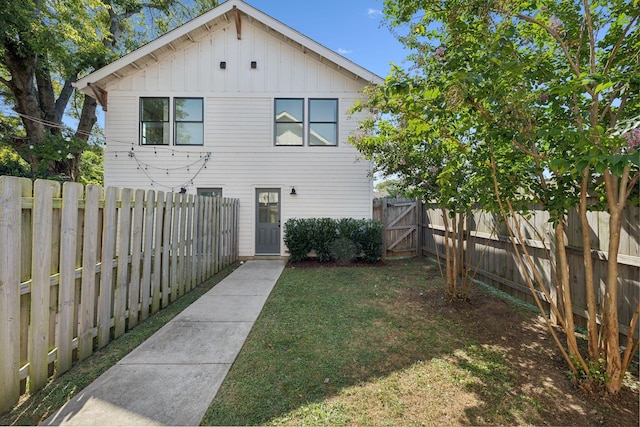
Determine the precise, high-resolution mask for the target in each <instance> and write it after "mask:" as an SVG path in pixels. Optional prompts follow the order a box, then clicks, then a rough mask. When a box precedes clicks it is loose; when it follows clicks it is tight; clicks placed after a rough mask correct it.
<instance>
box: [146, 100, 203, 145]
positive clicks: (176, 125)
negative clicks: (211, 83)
mask: <svg viewBox="0 0 640 427" xmlns="http://www.w3.org/2000/svg"><path fill="white" fill-rule="evenodd" d="M169 102H170V99H169V98H168V97H162V98H160V97H147V98H144V97H143V98H140V144H142V145H169V144H171V127H170V125H171V123H172V122H173V144H174V145H203V144H204V121H203V117H204V103H203V100H202V98H174V99H173V112H172V114H173V117H171V116H170V108H169Z"/></svg>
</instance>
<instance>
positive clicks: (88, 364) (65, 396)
mask: <svg viewBox="0 0 640 427" xmlns="http://www.w3.org/2000/svg"><path fill="white" fill-rule="evenodd" d="M237 266H238V265H237V264H234V265H231V266H230V267H227V268H225V269H224V270H222V271H220V272H219V273H218V274H216V275H215V276H214V277H212V278H211V279H209V280H208V281H206V282H205V283H202V284H200V285H199V286H197V287H196V288H195V289H194V290H192V291H191V292H189V293H187V294H185V295H183V296H182V297H181V298H179V299H177V300H176V301H175V302H174V303H172V304H170V305H169V306H168V307H167V308H165V309H163V310H160V311H159V312H158V313H156V314H154V315H153V316H151V317H149V318H148V319H147V320H146V321H145V322H143V323H141V324H139V325H138V326H136V327H135V328H134V329H132V330H130V331H129V332H127V333H126V334H124V335H123V336H121V337H120V338H118V339H117V340H114V341H112V342H111V343H109V344H108V345H107V346H105V347H104V348H102V349H100V350H98V351H97V352H95V353H94V354H92V355H91V356H90V357H88V358H87V359H85V360H83V361H82V362H79V363H76V364H75V365H74V366H73V367H72V368H71V369H70V370H69V371H68V372H66V373H64V374H63V375H61V376H60V377H56V378H53V379H51V380H50V381H49V382H48V384H47V385H46V386H45V387H44V388H43V389H42V390H40V391H38V392H36V393H34V394H32V395H25V396H23V397H22V398H21V400H20V402H18V404H17V405H16V406H15V407H14V408H13V409H11V410H10V411H9V412H7V413H5V414H3V415H2V417H0V425H37V424H38V423H40V422H42V421H44V420H45V419H46V418H47V417H48V416H49V415H51V414H52V413H54V412H55V411H57V410H58V409H59V408H60V407H61V406H62V405H64V404H65V403H66V402H67V401H68V400H69V399H71V398H72V397H73V396H74V395H75V394H76V393H78V392H79V391H81V390H82V389H83V388H84V387H86V386H88V385H89V384H90V383H91V382H93V381H94V380H95V379H96V378H98V377H99V376H100V375H101V374H102V373H103V372H105V371H106V370H107V369H109V368H110V367H111V366H113V365H115V364H116V363H117V362H118V361H119V360H120V359H122V358H123V357H124V356H126V355H127V354H128V353H129V352H131V350H133V349H134V348H136V347H137V346H138V345H140V344H141V343H142V342H143V341H144V340H146V339H147V338H149V337H150V336H151V335H153V333H155V332H156V331H157V330H158V329H160V328H161V327H162V326H164V325H165V324H166V323H167V322H169V321H170V320H171V319H173V318H174V317H175V316H176V315H178V314H179V313H180V312H181V311H182V310H184V309H185V308H187V307H188V306H189V305H190V304H191V303H193V302H194V301H196V300H197V299H198V298H200V297H201V296H202V295H203V294H205V293H206V292H207V291H209V290H210V289H211V288H212V287H213V286H215V285H216V284H217V283H219V282H220V281H221V280H222V279H224V278H225V277H226V276H228V275H229V274H230V273H231V272H232V271H233V270H234V269H235V268H237Z"/></svg>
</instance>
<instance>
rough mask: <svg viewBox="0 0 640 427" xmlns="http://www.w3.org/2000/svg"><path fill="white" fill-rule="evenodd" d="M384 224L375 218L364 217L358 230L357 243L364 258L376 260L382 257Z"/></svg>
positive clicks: (365, 259) (367, 260)
mask: <svg viewBox="0 0 640 427" xmlns="http://www.w3.org/2000/svg"><path fill="white" fill-rule="evenodd" d="M382 229H383V227H382V224H381V223H380V222H378V221H375V220H373V219H363V220H362V221H361V223H360V228H359V230H358V240H357V243H358V244H359V245H360V250H361V251H362V260H363V261H365V262H376V261H379V260H380V258H381V257H382V231H383V230H382Z"/></svg>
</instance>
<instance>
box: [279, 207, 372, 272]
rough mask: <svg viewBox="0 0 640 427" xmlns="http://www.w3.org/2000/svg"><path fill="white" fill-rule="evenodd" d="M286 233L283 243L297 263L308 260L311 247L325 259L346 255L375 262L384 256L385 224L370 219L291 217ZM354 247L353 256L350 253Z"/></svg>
mask: <svg viewBox="0 0 640 427" xmlns="http://www.w3.org/2000/svg"><path fill="white" fill-rule="evenodd" d="M284 232H285V234H284V243H285V244H286V245H287V248H288V250H289V257H290V259H291V261H294V262H298V261H302V260H304V259H306V258H307V257H308V255H309V252H311V251H312V250H314V251H315V253H316V256H317V257H318V259H319V260H320V261H323V262H326V261H331V260H333V259H337V260H339V261H340V260H341V257H343V256H344V257H347V258H349V259H352V258H355V257H357V256H361V258H362V260H363V261H366V262H375V261H378V260H380V257H381V256H382V224H380V223H379V222H378V221H374V220H370V219H353V218H342V219H339V220H335V219H332V218H291V219H289V220H287V222H286V223H285V225H284ZM338 240H340V242H338V243H336V241H338ZM346 241H348V242H349V244H347V243H346ZM351 245H353V248H351ZM351 249H353V252H354V253H355V256H354V257H349V256H348V253H349V252H350V251H351Z"/></svg>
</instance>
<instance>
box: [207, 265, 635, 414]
mask: <svg viewBox="0 0 640 427" xmlns="http://www.w3.org/2000/svg"><path fill="white" fill-rule="evenodd" d="M474 291H475V295H474V296H473V298H472V300H471V302H470V303H455V304H450V303H448V302H446V301H445V299H444V298H443V289H442V283H441V281H440V276H439V272H438V269H437V267H435V266H434V265H433V264H431V263H429V262H427V261H425V260H421V259H412V260H403V261H394V262H389V263H387V264H386V265H384V266H377V267H363V268H325V267H321V268H317V269H308V268H305V269H300V268H288V269H287V270H285V272H284V274H283V275H282V277H281V279H280V281H279V282H278V285H277V286H276V289H275V290H274V292H273V293H272V295H271V297H270V299H269V301H268V302H267V305H266V307H265V310H264V311H263V314H262V315H261V317H260V319H259V321H258V322H257V323H256V325H255V327H254V330H253V331H252V333H251V335H250V336H249V339H248V340H247V343H245V347H244V348H243V350H242V352H241V354H240V356H239V357H238V359H237V360H236V363H235V364H234V366H233V368H232V370H231V372H230V373H229V375H228V377H227V380H225V383H224V384H223V386H222V388H221V389H220V391H219V392H218V395H217V396H216V398H215V399H214V402H213V403H212V405H211V407H210V408H209V411H208V412H207V414H206V416H205V418H204V420H203V424H205V425H208V424H214V425H262V424H266V423H269V422H275V423H278V424H284V423H289V424H294V425H300V424H314V425H316V424H329V425H335V424H360V425H362V424H364V425H372V424H373V425H380V424H430V425H434V424H435V425H441V424H448V425H450V424H473V425H479V424H523V423H524V424H538V425H539V424H554V425H582V424H584V425H587V424H599V423H600V422H602V421H604V420H605V419H606V421H607V424H609V425H627V424H629V423H630V422H631V424H635V422H636V421H637V419H638V408H637V398H638V395H637V393H634V392H631V391H630V390H627V389H626V390H625V393H624V394H623V395H622V396H621V398H620V399H618V400H616V401H611V399H606V400H602V399H591V398H589V397H587V396H585V395H583V394H581V393H580V392H579V391H577V390H576V389H574V388H573V387H572V385H571V383H570V381H569V379H568V378H567V376H566V374H565V372H564V371H565V370H566V369H565V367H564V361H563V360H562V359H561V358H560V356H559V355H558V352H557V350H556V349H555V347H554V343H553V342H550V340H549V339H548V335H547V332H546V331H545V330H544V325H542V324H541V322H540V320H539V319H538V317H537V315H536V313H535V312H533V311H529V310H527V309H524V308H522V307H521V306H518V305H516V304H513V303H511V302H509V301H506V300H504V299H502V298H499V297H497V296H495V295H494V294H492V293H488V292H486V291H484V290H483V289H482V288H480V287H477V288H475V290H474ZM436 362H437V363H436Z"/></svg>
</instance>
